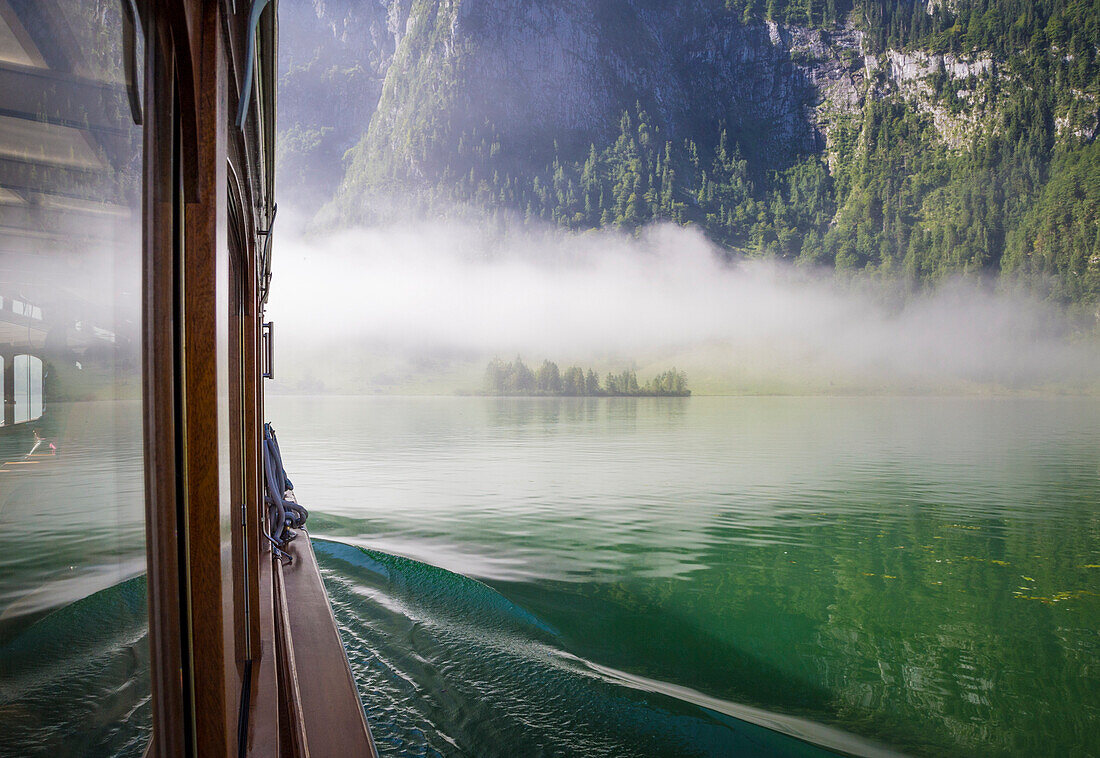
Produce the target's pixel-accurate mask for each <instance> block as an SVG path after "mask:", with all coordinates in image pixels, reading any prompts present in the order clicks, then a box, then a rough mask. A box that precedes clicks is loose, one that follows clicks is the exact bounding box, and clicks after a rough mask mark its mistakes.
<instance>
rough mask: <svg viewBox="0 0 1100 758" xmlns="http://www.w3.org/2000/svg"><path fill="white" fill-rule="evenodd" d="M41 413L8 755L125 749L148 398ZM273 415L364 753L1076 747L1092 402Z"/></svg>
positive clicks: (917, 751) (1092, 466)
mask: <svg viewBox="0 0 1100 758" xmlns="http://www.w3.org/2000/svg"><path fill="white" fill-rule="evenodd" d="M52 408H53V411H54V412H52V413H51V415H50V419H51V420H50V421H49V423H48V424H44V425H43V426H42V429H41V431H42V433H43V434H44V435H47V436H48V437H49V438H50V439H54V440H57V441H58V443H59V449H58V453H57V455H56V457H53V458H47V459H42V460H41V461H40V462H37V463H23V462H21V461H23V460H24V459H23V458H22V454H23V453H22V452H21V451H22V450H23V448H22V447H19V445H23V446H26V444H27V443H26V440H24V441H22V442H19V443H18V444H16V443H17V442H18V441H15V442H12V441H11V440H9V442H11V444H12V445H16V447H13V449H12V451H9V452H10V453H11V455H9V456H8V458H6V459H5V460H10V461H13V462H12V463H7V464H5V465H4V467H3V472H2V473H0V719H2V721H3V729H0V755H2V756H5V757H6V756H8V755H12V756H24V755H27V756H34V755H42V756H69V755H72V756H116V755H126V756H129V755H133V756H140V755H141V753H142V751H143V749H144V745H145V742H146V740H147V739H148V734H149V694H148V693H149V689H148V687H149V681H148V649H147V637H146V627H145V622H144V614H145V588H144V580H143V577H142V576H141V570H142V561H143V555H144V547H143V541H142V535H143V528H144V527H143V516H142V513H143V511H142V506H141V492H142V479H141V449H140V407H139V406H138V405H137V404H136V403H77V404H73V405H71V406H61V405H55V406H53V407H52ZM268 417H269V418H270V419H271V420H272V421H273V422H274V423H275V425H276V427H277V429H278V432H279V437H280V441H281V443H282V447H283V451H284V457H285V460H286V464H287V467H288V471H289V473H290V476H291V478H292V479H293V480H294V483H295V486H296V492H297V494H298V497H299V499H300V500H301V501H302V502H303V503H304V504H305V505H306V506H307V507H308V508H310V509H311V511H312V515H311V517H310V521H309V525H310V529H311V531H312V532H313V534H314V535H315V536H316V537H319V538H320V539H318V540H317V541H316V549H317V554H318V559H319V561H320V564H321V568H322V573H323V575H324V579H325V583H326V587H327V589H328V592H329V594H330V597H331V600H332V603H333V607H334V610H335V613H336V618H337V621H338V622H339V624H340V627H341V633H342V635H343V639H344V642H345V645H346V647H347V650H348V654H349V660H350V662H351V664H352V668H353V670H354V672H355V675H356V678H357V681H358V683H359V686H360V692H361V694H362V698H363V702H364V705H365V707H366V711H367V714H368V716H369V718H370V721H371V726H372V729H373V732H374V736H375V739H376V741H377V742H378V745H379V748H380V751H381V753H382V754H383V756H389V757H396V756H476V757H477V758H493V757H494V756H502V757H503V756H581V757H585V758H586V757H588V756H615V757H617V758H618V757H621V756H647V757H649V756H823V755H830V754H834V753H848V754H857V755H869V756H878V755H890V754H895V753H900V754H909V755H924V756H979V755H980V756H1028V757H1031V756H1090V755H1098V754H1100V631H1098V630H1100V402H1098V401H1096V400H1089V399H1072V398H1059V399H1003V398H1002V399H987V398H946V399H937V398H862V399H854V398H853V399H841V398H709V397H693V398H686V399H682V398H664V399H657V398H652V399H641V398H639V399H630V398H618V399H551V398H545V399H515V398H512V399H496V398H396V397H386V398H340V397H320V398H310V397H304V398H302V397H273V398H269V402H268ZM9 446H10V445H9ZM13 451H14V452H13Z"/></svg>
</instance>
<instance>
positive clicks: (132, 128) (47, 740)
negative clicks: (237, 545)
mask: <svg viewBox="0 0 1100 758" xmlns="http://www.w3.org/2000/svg"><path fill="white" fill-rule="evenodd" d="M144 5H145V3H136V4H135V3H131V2H129V0H121V1H120V0H0V373H2V375H3V381H2V388H3V393H2V394H3V419H2V424H0V682H2V683H3V686H0V713H3V714H4V723H3V728H2V729H0V755H112V756H116V755H121V756H140V755H142V753H143V752H144V750H145V747H146V745H147V743H148V738H149V732H150V721H151V714H150V705H149V703H150V685H149V651H148V640H147V637H148V635H147V615H146V588H145V578H144V576H145V505H144V469H143V466H144V463H143V448H142V439H143V426H142V374H141V367H142V356H141V344H142V331H141V330H142V310H141V282H142V217H141V207H142V205H141V196H142V193H141V188H142V165H143V155H142V130H141V127H140V126H138V125H136V124H135V118H134V116H135V113H136V109H134V108H132V106H131V98H130V96H129V95H130V93H131V90H132V89H133V87H135V86H136V84H137V83H139V82H140V81H141V80H142V78H143V76H144V74H143V64H142V56H143V54H144V53H143V40H142V39H141V31H140V26H141V25H140V24H129V23H127V18H128V17H129V14H131V13H132V12H133V10H134V8H135V7H140V6H144ZM131 45H134V46H136V49H137V51H138V53H137V55H136V56H133V57H130V56H126V55H125V53H126V52H128V51H129V50H130V49H131Z"/></svg>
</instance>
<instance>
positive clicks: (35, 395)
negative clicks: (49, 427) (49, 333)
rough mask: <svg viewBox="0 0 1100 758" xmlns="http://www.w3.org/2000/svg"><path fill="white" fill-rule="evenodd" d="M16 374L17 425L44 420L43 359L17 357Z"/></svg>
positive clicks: (15, 363)
mask: <svg viewBox="0 0 1100 758" xmlns="http://www.w3.org/2000/svg"><path fill="white" fill-rule="evenodd" d="M13 373H14V374H15V393H14V394H15V423H17V424H22V423H25V422H27V421H35V420H36V419H40V418H42V359H41V358H39V357H38V356H35V355H17V356H15V361H14V372H13Z"/></svg>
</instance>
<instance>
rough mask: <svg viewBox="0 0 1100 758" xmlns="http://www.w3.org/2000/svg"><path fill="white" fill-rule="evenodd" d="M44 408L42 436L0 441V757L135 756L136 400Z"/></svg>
mask: <svg viewBox="0 0 1100 758" xmlns="http://www.w3.org/2000/svg"><path fill="white" fill-rule="evenodd" d="M48 411H49V412H48V414H47V416H46V417H44V418H43V420H42V421H41V422H40V423H39V424H38V425H37V427H36V430H37V431H38V432H39V434H40V435H41V437H42V440H43V441H42V442H41V443H36V441H35V438H34V437H33V436H31V435H30V433H29V431H28V434H27V435H24V436H23V437H26V438H25V439H24V438H23V437H13V436H9V437H6V438H4V439H3V440H0V450H2V452H3V459H2V461H0V464H2V465H0V577H2V579H0V721H2V723H3V725H4V727H3V729H0V755H49V756H61V755H111V756H114V755H120V754H127V755H140V754H141V751H142V750H143V749H144V741H145V740H146V739H147V737H148V729H149V718H150V716H149V710H148V698H149V671H148V667H149V663H148V657H149V652H148V641H147V638H146V637H147V622H146V612H145V609H146V599H145V582H144V578H143V577H142V576H139V575H140V574H142V573H143V572H144V571H145V521H144V519H145V512H144V504H143V486H144V485H143V478H142V477H143V474H142V448H141V405H140V402H138V401H125V402H124V401H119V402H114V401H103V402H77V403H51V404H50V407H49V409H48ZM47 440H48V442H47ZM51 446H52V447H51ZM32 448H33V449H34V450H35V453H34V454H31V455H27V453H29V452H30V451H31V449H32Z"/></svg>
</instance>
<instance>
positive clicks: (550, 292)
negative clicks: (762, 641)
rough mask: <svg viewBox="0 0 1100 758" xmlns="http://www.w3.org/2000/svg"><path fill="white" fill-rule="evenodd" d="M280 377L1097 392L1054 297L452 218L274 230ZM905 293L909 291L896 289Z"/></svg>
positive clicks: (1094, 362) (296, 385) (438, 386)
mask: <svg viewBox="0 0 1100 758" xmlns="http://www.w3.org/2000/svg"><path fill="white" fill-rule="evenodd" d="M277 240H278V242H277V246H276V252H275V258H274V260H275V267H276V271H275V274H276V279H275V285H274V289H273V294H272V299H271V306H270V315H271V317H272V318H273V319H274V320H275V321H276V322H277V323H278V337H277V345H278V348H277V349H278V353H277V360H278V375H277V379H278V380H279V386H280V387H282V388H284V389H296V390H298V391H301V390H316V391H321V390H328V391H338V392H438V393H444V394H449V393H453V392H456V391H460V392H461V391H472V390H476V389H478V387H479V386H480V385H479V383H480V377H481V371H482V370H483V368H484V365H485V361H487V360H488V359H489V358H492V357H494V356H499V357H502V358H506V359H510V358H512V357H514V356H515V355H517V354H518V355H522V356H523V358H524V359H525V361H526V362H527V363H528V364H537V363H540V362H541V361H542V360H543V359H544V358H548V359H551V360H555V361H556V362H558V363H559V364H560V365H563V366H564V365H568V364H573V363H577V364H583V365H594V366H595V367H596V368H597V370H600V371H608V370H621V369H622V368H637V369H638V371H639V377H640V378H644V377H645V376H646V375H647V374H648V373H651V372H654V373H655V372H656V371H659V370H663V369H664V368H667V367H669V366H672V365H675V366H677V367H679V368H681V369H684V370H686V371H687V372H688V376H689V383H690V386H691V387H692V389H693V390H695V392H696V393H709V392H714V393H724V392H734V393H736V392H751V393H760V392H765V393H768V392H776V393H785V392H907V391H914V392H939V391H951V392H957V391H963V392H975V391H980V392H986V391H1028V390H1050V389H1058V390H1066V391H1095V389H1096V387H1097V376H1100V355H1098V351H1097V348H1096V345H1095V343H1093V342H1089V341H1085V340H1075V339H1074V338H1073V332H1072V329H1070V327H1069V325H1068V323H1067V322H1066V320H1065V317H1064V316H1063V314H1062V313H1061V311H1059V310H1058V309H1056V308H1055V307H1053V306H1048V305H1044V304H1042V303H1039V302H1037V301H1036V300H1034V299H1032V298H1029V297H1027V296H1023V295H1013V294H1009V293H1004V292H995V291H993V290H992V288H990V287H988V286H984V285H982V284H981V283H980V282H976V281H973V280H970V281H966V280H955V281H951V282H949V283H947V284H945V285H942V286H941V287H940V288H939V289H937V290H936V291H934V292H931V293H925V294H920V295H912V296H909V297H907V298H901V297H899V296H898V293H897V292H896V288H893V287H892V286H891V285H888V284H884V283H883V282H881V281H875V282H869V281H866V280H862V282H863V283H862V284H859V283H855V284H853V283H850V282H849V283H844V282H842V281H841V280H840V279H838V277H837V276H835V275H834V274H833V273H832V272H825V271H819V270H812V269H808V268H804V267H796V266H791V265H786V264H781V263H775V262H763V261H755V260H751V259H744V260H739V261H735V262H732V263H731V262H727V261H725V260H724V259H723V257H722V256H721V254H720V253H719V252H718V250H717V249H716V248H715V247H714V246H713V245H711V244H710V243H709V242H708V241H707V240H706V238H705V237H704V236H703V235H702V234H700V233H698V232H696V231H693V230H692V229H690V228H681V227H674V226H670V225H659V226H654V227H650V228H649V229H646V230H643V232H642V233H641V234H640V235H639V236H638V237H632V236H628V235H623V234H620V233H615V232H590V233H586V234H579V235H578V234H568V233H563V232H559V231H557V230H541V231H540V230H532V229H530V228H528V227H523V228H521V227H516V228H512V229H503V230H499V229H498V230H496V231H494V232H491V233H488V232H486V231H484V229H483V228H480V227H478V226H476V225H467V224H460V223H429V222H423V223H419V224H402V225H393V226H389V227H381V228H370V229H353V230H345V231H339V232H333V233H329V234H311V235H309V236H308V237H307V236H301V235H296V234H285V233H284V236H281V237H277ZM903 302H904V305H902V303H903Z"/></svg>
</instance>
